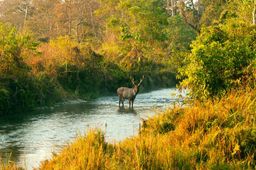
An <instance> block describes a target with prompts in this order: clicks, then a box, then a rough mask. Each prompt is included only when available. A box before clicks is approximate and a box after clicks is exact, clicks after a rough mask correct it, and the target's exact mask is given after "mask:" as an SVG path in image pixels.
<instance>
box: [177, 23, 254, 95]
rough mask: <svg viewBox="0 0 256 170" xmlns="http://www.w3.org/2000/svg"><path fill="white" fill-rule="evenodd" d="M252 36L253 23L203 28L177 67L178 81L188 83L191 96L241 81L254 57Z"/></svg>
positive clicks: (223, 90) (222, 90)
mask: <svg viewBox="0 0 256 170" xmlns="http://www.w3.org/2000/svg"><path fill="white" fill-rule="evenodd" d="M255 36H256V27H247V26H244V25H243V24H242V23H235V21H230V23H226V24H219V25H215V26H211V27H207V28H204V29H203V30H202V33H201V35H200V36H198V38H197V39H196V40H195V41H194V42H193V43H192V53H191V54H190V55H188V56H187V57H186V60H185V66H184V67H183V68H181V69H180V75H179V77H180V78H182V79H183V81H182V82H181V85H182V86H185V87H189V88H190V89H191V94H192V96H194V97H196V98H201V99H205V98H208V97H214V96H221V95H223V94H225V93H226V91H227V90H229V89H231V88H232V87H236V86H237V85H239V84H241V82H242V79H243V76H244V75H245V72H246V69H247V67H249V66H250V64H251V63H252V61H253V60H255V59H256V48H255Z"/></svg>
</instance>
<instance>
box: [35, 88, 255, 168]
mask: <svg viewBox="0 0 256 170" xmlns="http://www.w3.org/2000/svg"><path fill="white" fill-rule="evenodd" d="M255 115H256V90H255V89H243V90H238V91H235V90H234V91H232V92H230V93H229V94H228V95H226V96H225V97H223V98H222V99H215V100H207V101H205V102H203V103H202V102H197V101H194V102H193V103H192V104H191V106H189V107H185V108H184V107H183V108H182V107H174V108H173V109H169V110H167V111H166V112H164V113H162V114H160V115H158V116H155V117H154V118H152V119H150V120H148V121H147V122H146V123H145V124H144V125H143V127H142V129H141V131H140V134H139V135H138V136H135V137H133V138H130V139H127V140H125V141H123V142H120V143H117V144H109V143H106V142H105V140H104V134H103V133H102V132H100V131H92V132H90V133H88V134H87V135H86V136H85V137H78V138H77V139H76V140H75V141H74V143H72V144H70V145H69V146H68V147H66V148H64V149H63V151H62V152H61V153H59V154H57V155H54V156H53V157H52V159H51V160H47V161H44V162H42V163H41V165H40V168H39V169H42V170H51V169H54V170H65V169H88V170H89V169H93V170H94V169H138V170H139V169H216V170H217V169H255V168H256V162H255V155H256V126H255Z"/></svg>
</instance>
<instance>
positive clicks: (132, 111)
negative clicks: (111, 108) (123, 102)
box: [117, 107, 137, 114]
mask: <svg viewBox="0 0 256 170" xmlns="http://www.w3.org/2000/svg"><path fill="white" fill-rule="evenodd" d="M117 112H118V113H126V114H128V113H133V114H137V111H136V110H135V109H134V108H125V107H119V108H118V109H117Z"/></svg>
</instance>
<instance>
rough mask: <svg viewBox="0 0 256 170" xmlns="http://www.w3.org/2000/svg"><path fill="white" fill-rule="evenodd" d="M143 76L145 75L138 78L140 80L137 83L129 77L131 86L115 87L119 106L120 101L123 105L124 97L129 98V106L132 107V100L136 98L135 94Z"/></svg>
mask: <svg viewBox="0 0 256 170" xmlns="http://www.w3.org/2000/svg"><path fill="white" fill-rule="evenodd" d="M144 78H145V77H144V75H143V76H142V78H141V79H140V82H139V83H138V84H135V82H134V79H133V78H132V79H131V78H130V79H131V82H132V84H133V87H132V88H129V87H119V88H118V89H117V95H118V97H119V107H120V105H121V103H122V107H124V101H125V99H128V100H129V108H130V107H132V109H133V102H134V100H135V98H136V95H137V94H138V92H139V88H140V85H141V83H142V82H143V80H144Z"/></svg>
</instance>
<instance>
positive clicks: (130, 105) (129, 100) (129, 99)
mask: <svg viewBox="0 0 256 170" xmlns="http://www.w3.org/2000/svg"><path fill="white" fill-rule="evenodd" d="M130 107H131V100H130V99H129V108H130Z"/></svg>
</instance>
